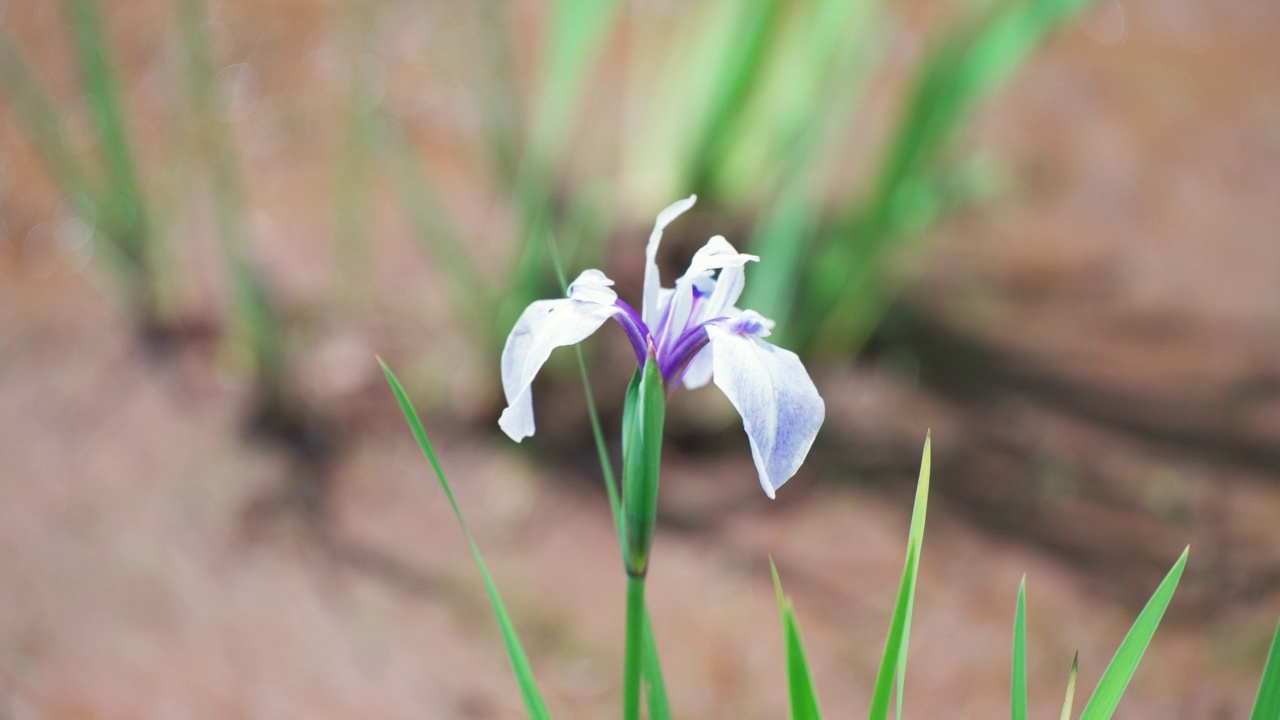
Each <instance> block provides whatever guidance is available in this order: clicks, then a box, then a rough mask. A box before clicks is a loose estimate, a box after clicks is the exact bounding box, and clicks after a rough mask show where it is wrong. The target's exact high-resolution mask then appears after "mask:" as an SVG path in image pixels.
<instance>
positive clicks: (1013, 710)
mask: <svg viewBox="0 0 1280 720" xmlns="http://www.w3.org/2000/svg"><path fill="white" fill-rule="evenodd" d="M1011 688H1012V689H1011V691H1010V692H1011V694H1012V699H1011V700H1010V704H1009V707H1010V716H1011V717H1012V718H1013V720H1027V576H1026V575H1023V576H1022V583H1021V584H1019V585H1018V609H1017V611H1016V612H1015V613H1014V616H1013V678H1012V682H1011Z"/></svg>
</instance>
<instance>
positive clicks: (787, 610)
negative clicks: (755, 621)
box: [769, 558, 822, 720]
mask: <svg viewBox="0 0 1280 720" xmlns="http://www.w3.org/2000/svg"><path fill="white" fill-rule="evenodd" d="M769 570H770V571H772V573H773V589H774V592H776V593H777V595H778V612H779V613H781V615H782V633H783V639H784V642H785V644H786V648H787V689H788V691H789V693H790V696H791V718H792V720H821V719H822V710H821V708H820V707H819V705H818V691H817V689H816V688H815V687H814V684H813V677H812V675H811V674H810V672H809V660H808V659H807V658H806V657H805V652H804V643H803V642H802V641H801V639H800V625H799V623H797V622H796V615H795V610H794V609H793V608H792V607H791V601H790V600H788V599H787V598H786V597H785V596H784V595H783V594H782V581H781V580H780V579H778V567H777V566H776V565H774V563H773V559H772V558H770V559H769Z"/></svg>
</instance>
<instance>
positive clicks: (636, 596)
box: [622, 575, 645, 720]
mask: <svg viewBox="0 0 1280 720" xmlns="http://www.w3.org/2000/svg"><path fill="white" fill-rule="evenodd" d="M644 614H645V613H644V576H643V575H627V649H626V657H625V660H624V663H623V668H622V717H623V720H640V668H641V665H642V664H643V660H644V644H643V643H644V624H645V622H644Z"/></svg>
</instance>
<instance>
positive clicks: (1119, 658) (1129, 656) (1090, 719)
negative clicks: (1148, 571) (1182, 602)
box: [1080, 547, 1191, 720]
mask: <svg viewBox="0 0 1280 720" xmlns="http://www.w3.org/2000/svg"><path fill="white" fill-rule="evenodd" d="M1190 551H1191V548H1190V547H1187V548H1186V549H1185V550H1183V551H1182V555H1181V557H1179V558H1178V561H1177V562H1176V563H1174V564H1173V567H1172V568H1171V569H1170V570H1169V574H1168V575H1166V576H1165V578H1164V580H1163V581H1161V583H1160V585H1159V587H1157V588H1156V590H1155V592H1154V593H1152V594H1151V599H1150V600H1148V601H1147V605H1146V607H1144V608H1143V609H1142V612H1141V613H1139V614H1138V618H1137V619H1136V620H1134V621H1133V627H1131V628H1130V629H1129V633H1128V634H1127V635H1125V638H1124V640H1123V641H1121V643H1120V647H1119V649H1117V650H1116V654H1115V656H1114V657H1112V658H1111V662H1110V663H1108V664H1107V669H1106V670H1104V671H1103V672H1102V678H1101V679H1100V680H1098V687H1097V688H1095V689H1094V691H1093V696H1092V697H1090V698H1089V702H1087V703H1085V706H1084V710H1083V711H1081V713H1080V720H1108V718H1110V717H1111V714H1112V713H1114V712H1115V710H1116V706H1117V705H1119V703H1120V696H1121V695H1123V694H1124V691H1125V688H1126V687H1128V686H1129V680H1130V679H1132V678H1133V673H1134V671H1135V670H1137V669H1138V662H1139V661H1141V660H1142V655H1143V653H1145V652H1146V651H1147V645H1148V644H1150V643H1151V638H1152V636H1154V635H1155V632H1156V628H1157V627H1159V625H1160V620H1161V618H1163V617H1164V611H1165V610H1166V609H1167V608H1168V607H1169V601H1170V600H1172V599H1173V591H1174V590H1176V589H1177V588H1178V581H1179V580H1180V579H1181V578H1182V570H1183V568H1185V567H1186V564H1187V554H1188V553H1189V552H1190Z"/></svg>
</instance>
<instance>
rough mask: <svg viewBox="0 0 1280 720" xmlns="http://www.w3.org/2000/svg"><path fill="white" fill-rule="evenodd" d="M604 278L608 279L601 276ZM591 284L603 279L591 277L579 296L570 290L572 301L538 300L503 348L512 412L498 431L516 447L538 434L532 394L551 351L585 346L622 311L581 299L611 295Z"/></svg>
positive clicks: (504, 386)
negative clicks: (596, 332)
mask: <svg viewBox="0 0 1280 720" xmlns="http://www.w3.org/2000/svg"><path fill="white" fill-rule="evenodd" d="M596 272H599V271H596ZM583 275H586V273H583ZM600 277H604V275H603V274H602V273H601V274H600ZM581 279H582V278H581V276H580V277H579V280H581ZM590 280H598V278H594V277H592V278H590V279H589V284H588V285H584V286H579V287H577V288H575V290H577V292H574V290H571V292H572V293H573V294H574V297H573V298H564V299H560V300H538V301H537V302H535V303H533V304H532V305H530V306H529V307H527V308H525V311H524V312H523V313H521V315H520V319H519V320H516V325H515V327H514V328H512V330H511V335H509V336H508V337H507V344H506V346H505V347H504V348H503V349H502V390H503V393H504V394H505V395H506V397H507V408H506V409H505V410H503V411H502V417H500V418H499V419H498V426H499V427H501V428H502V431H503V432H505V433H506V434H507V435H509V436H510V437H511V439H512V440H515V441H516V442H520V441H521V440H523V439H524V438H526V437H528V436H530V435H532V434H533V430H534V424H533V394H532V393H531V392H530V387H531V386H532V385H533V378H534V377H535V376H536V375H537V374H538V371H539V370H541V369H542V366H543V365H544V364H545V363H546V362H547V358H549V357H551V351H552V350H554V349H556V348H558V347H562V346H564V345H574V344H576V343H579V342H582V341H583V340H585V339H586V338H587V336H589V335H591V334H592V333H594V332H595V331H596V330H599V329H600V326H601V325H603V324H604V322H605V321H606V320H608V319H609V318H611V317H613V315H614V314H615V313H618V312H621V310H620V309H619V308H618V306H616V305H613V304H612V302H609V303H601V302H594V301H593V300H591V299H585V300H584V299H578V298H581V297H583V296H586V297H589V298H590V297H592V296H596V297H598V298H601V299H603V295H601V293H602V292H603V293H612V291H611V290H609V289H608V287H607V286H601V285H600V284H599V283H598V282H597V283H590ZM605 280H608V278H605ZM577 282H578V281H575V285H576V284H577Z"/></svg>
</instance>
